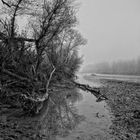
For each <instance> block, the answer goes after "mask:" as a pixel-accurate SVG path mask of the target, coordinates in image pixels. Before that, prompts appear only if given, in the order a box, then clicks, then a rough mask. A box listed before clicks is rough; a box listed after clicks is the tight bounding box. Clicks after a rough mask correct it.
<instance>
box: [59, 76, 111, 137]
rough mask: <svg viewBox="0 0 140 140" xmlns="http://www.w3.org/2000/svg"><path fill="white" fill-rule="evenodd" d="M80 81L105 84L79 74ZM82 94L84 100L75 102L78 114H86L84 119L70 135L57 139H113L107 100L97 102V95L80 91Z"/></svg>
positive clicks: (96, 84) (95, 84)
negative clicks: (86, 78) (110, 132)
mask: <svg viewBox="0 0 140 140" xmlns="http://www.w3.org/2000/svg"><path fill="white" fill-rule="evenodd" d="M78 81H79V82H80V83H84V84H89V85H90V86H94V87H100V86H103V85H101V84H100V82H99V81H98V80H96V81H91V82H90V81H89V80H85V79H84V78H83V76H79V80H78ZM79 92H80V93H81V94H82V100H80V101H77V102H76V103H75V107H76V108H77V110H78V114H80V115H83V116H84V118H85V119H84V121H82V122H81V123H80V124H78V125H77V126H76V128H75V129H73V130H72V131H71V132H70V133H69V135H68V136H66V137H57V140H93V139H95V140H96V139H97V140H100V139H101V140H108V139H111V135H110V134H109V131H110V130H109V127H110V125H111V116H110V112H109V108H108V107H107V105H106V103H105V101H102V102H96V97H95V96H93V95H92V94H90V93H87V92H85V91H81V90H80V91H79Z"/></svg>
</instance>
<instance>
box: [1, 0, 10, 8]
mask: <svg viewBox="0 0 140 140" xmlns="http://www.w3.org/2000/svg"><path fill="white" fill-rule="evenodd" d="M1 1H2V3H3V4H4V5H6V6H8V7H9V8H11V5H9V4H8V3H7V2H5V1H4V0H1Z"/></svg>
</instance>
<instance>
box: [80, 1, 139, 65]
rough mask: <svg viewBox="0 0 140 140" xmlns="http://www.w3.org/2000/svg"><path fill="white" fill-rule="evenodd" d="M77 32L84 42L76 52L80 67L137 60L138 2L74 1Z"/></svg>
mask: <svg viewBox="0 0 140 140" xmlns="http://www.w3.org/2000/svg"><path fill="white" fill-rule="evenodd" d="M77 1H78V2H80V3H81V5H80V9H79V12H78V18H79V26H78V29H79V31H80V32H81V33H82V35H83V36H84V37H85V38H86V39H87V40H88V43H87V45H86V46H85V47H81V48H80V54H81V55H84V65H86V64H92V63H100V62H104V61H107V62H112V61H118V60H128V59H129V60H132V59H136V58H137V57H139V56H140V18H139V17H140V8H139V5H140V1H139V0H133V1H132V0H106V1H104V0H86V1H85V0H77Z"/></svg>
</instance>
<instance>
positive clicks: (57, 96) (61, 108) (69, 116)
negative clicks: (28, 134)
mask: <svg viewBox="0 0 140 140" xmlns="http://www.w3.org/2000/svg"><path fill="white" fill-rule="evenodd" d="M81 98H82V96H81V94H80V93H79V92H78V90H77V89H72V90H67V89H66V90H61V91H57V92H55V93H54V94H53V95H52V97H51V100H50V103H49V108H48V111H47V113H46V111H45V112H44V113H45V115H44V113H43V114H42V115H41V116H40V122H39V123H40V124H39V128H40V134H41V135H43V136H44V135H46V138H47V140H49V139H51V140H52V139H53V138H54V139H55V136H56V135H61V136H67V135H68V134H69V132H70V131H71V130H72V129H73V128H74V127H75V126H76V125H77V124H79V123H80V121H82V120H83V119H84V117H83V116H81V115H78V113H77V109H76V108H75V106H74V104H75V103H76V102H77V101H78V100H81ZM52 137H53V138H52Z"/></svg>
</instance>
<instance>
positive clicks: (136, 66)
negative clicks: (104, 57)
mask: <svg viewBox="0 0 140 140" xmlns="http://www.w3.org/2000/svg"><path fill="white" fill-rule="evenodd" d="M82 72H86V73H100V74H121V75H140V58H138V59H136V60H127V61H121V60H120V61H116V62H112V63H108V62H102V63H97V64H91V65H87V66H86V67H84V68H83V71H82Z"/></svg>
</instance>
